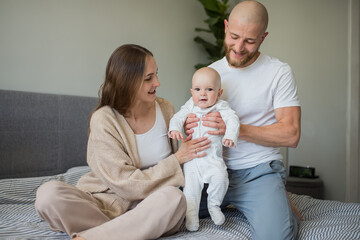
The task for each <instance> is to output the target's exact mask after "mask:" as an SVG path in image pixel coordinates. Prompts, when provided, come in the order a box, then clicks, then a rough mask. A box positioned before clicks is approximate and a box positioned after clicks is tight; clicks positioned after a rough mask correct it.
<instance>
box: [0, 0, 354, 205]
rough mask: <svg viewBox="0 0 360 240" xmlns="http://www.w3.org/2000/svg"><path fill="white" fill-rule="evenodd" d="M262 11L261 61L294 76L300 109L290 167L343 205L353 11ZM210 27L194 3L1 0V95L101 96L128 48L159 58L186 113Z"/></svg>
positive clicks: (289, 6)
mask: <svg viewBox="0 0 360 240" xmlns="http://www.w3.org/2000/svg"><path fill="white" fill-rule="evenodd" d="M230 2H231V1H230ZM261 2H262V3H264V5H265V6H266V7H267V8H268V11H269V14H270V22H269V29H268V30H269V32H270V34H269V36H268V37H267V38H266V40H265V42H264V44H263V46H262V48H261V51H262V52H264V53H266V54H269V55H271V56H275V57H277V58H279V59H280V60H282V61H285V62H288V63H289V64H290V65H291V66H292V68H293V71H294V73H295V76H296V78H297V82H298V88H299V95H300V99H301V104H302V138H301V141H300V144H299V146H298V148H297V149H290V151H289V163H290V164H292V165H302V166H306V165H310V166H313V167H316V171H317V174H318V175H320V177H321V178H322V179H323V181H324V183H325V190H326V198H328V199H336V200H345V164H346V163H345V158H346V131H345V129H346V108H347V102H346V101H347V66H348V62H347V61H348V55H347V44H348V39H347V36H348V34H347V29H348V22H347V21H348V1H338V0H317V1H309V0H308V1H300V0H296V1H289V0H262V1H261ZM205 18H206V16H205V13H204V11H203V9H202V6H201V4H200V3H199V2H198V1H196V0H181V1H178V0H151V1H149V0H147V1H145V0H144V1H140V0H104V1H96V0H75V1H72V0H32V1H28V0H0V33H1V38H0V89H12V90H22V91H34V92H46V93H61V94H69V95H83V96H97V91H98V88H99V86H100V84H101V83H102V81H103V76H104V71H105V65H106V62H107V59H108V58H109V56H110V54H111V52H112V51H113V50H114V49H115V48H116V47H117V46H119V45H121V44H124V43H130V42H131V43H137V44H140V45H143V46H145V47H147V48H149V49H150V50H151V51H152V52H153V53H154V55H155V58H156V60H157V63H158V66H159V76H160V81H161V87H160V89H159V95H160V96H163V97H165V98H167V99H169V100H171V101H172V102H173V103H174V104H175V106H176V108H179V107H180V106H181V105H182V104H183V103H184V102H185V100H186V99H187V98H188V97H189V96H190V94H189V88H190V81H191V76H192V73H193V71H194V68H193V66H194V65H195V64H196V63H199V62H203V60H204V59H205V55H204V52H203V50H202V49H200V48H199V46H198V45H196V44H195V43H194V42H193V38H194V37H195V36H196V35H197V33H195V32H194V28H195V27H198V26H204V23H203V20H204V19H205Z"/></svg>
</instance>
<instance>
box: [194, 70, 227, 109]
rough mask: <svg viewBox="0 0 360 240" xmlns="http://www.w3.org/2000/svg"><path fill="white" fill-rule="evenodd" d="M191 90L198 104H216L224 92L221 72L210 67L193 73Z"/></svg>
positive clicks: (201, 105) (208, 105) (205, 106)
mask: <svg viewBox="0 0 360 240" xmlns="http://www.w3.org/2000/svg"><path fill="white" fill-rule="evenodd" d="M190 91H191V95H192V99H193V101H194V104H195V105H196V106H198V107H200V108H208V107H211V106H213V105H215V103H216V102H217V100H219V98H220V96H221V94H222V92H223V90H222V89H221V78H220V75H219V73H218V72H217V71H215V70H214V69H212V68H209V67H204V68H200V69H199V70H197V71H196V72H195V73H194V75H193V78H192V88H191V90H190Z"/></svg>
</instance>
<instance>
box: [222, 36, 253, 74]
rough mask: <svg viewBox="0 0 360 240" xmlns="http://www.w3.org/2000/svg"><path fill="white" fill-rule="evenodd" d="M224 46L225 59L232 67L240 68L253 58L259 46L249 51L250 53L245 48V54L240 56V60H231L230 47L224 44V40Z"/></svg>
mask: <svg viewBox="0 0 360 240" xmlns="http://www.w3.org/2000/svg"><path fill="white" fill-rule="evenodd" d="M224 48H225V56H226V60H227V61H228V63H229V64H230V65H231V66H232V67H235V68H241V67H244V66H246V64H247V63H248V62H250V60H251V59H253V58H254V57H255V55H256V54H257V53H258V51H259V48H257V49H256V51H255V52H251V53H250V52H249V51H247V50H246V52H245V54H246V55H245V56H243V58H241V59H240V60H232V59H231V57H230V52H231V48H229V46H228V45H227V44H226V42H225V41H224Z"/></svg>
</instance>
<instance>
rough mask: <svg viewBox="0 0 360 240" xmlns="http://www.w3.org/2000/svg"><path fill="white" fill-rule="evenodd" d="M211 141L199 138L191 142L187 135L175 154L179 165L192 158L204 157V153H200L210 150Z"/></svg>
mask: <svg viewBox="0 0 360 240" xmlns="http://www.w3.org/2000/svg"><path fill="white" fill-rule="evenodd" d="M210 143H211V141H210V140H209V139H207V137H200V138H196V139H193V140H191V135H189V136H188V137H187V138H186V139H185V140H184V141H183V142H182V143H181V145H180V148H179V150H178V151H177V152H176V153H175V157H176V158H177V159H178V161H179V163H180V164H183V163H185V162H188V161H190V160H192V159H194V158H200V157H204V156H206V153H201V152H202V151H204V150H205V149H208V148H210Z"/></svg>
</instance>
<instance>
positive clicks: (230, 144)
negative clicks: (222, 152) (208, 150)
mask: <svg viewBox="0 0 360 240" xmlns="http://www.w3.org/2000/svg"><path fill="white" fill-rule="evenodd" d="M222 144H223V145H224V146H225V147H229V148H230V147H233V148H235V147H236V146H235V144H234V142H233V141H232V140H230V139H223V140H222Z"/></svg>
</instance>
